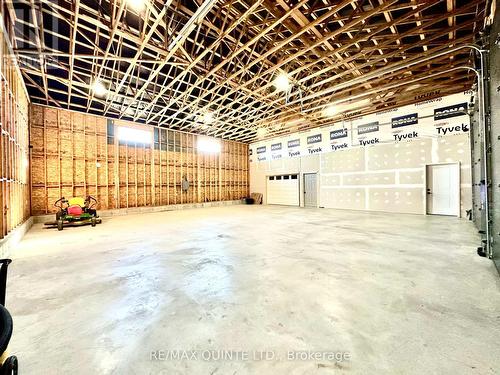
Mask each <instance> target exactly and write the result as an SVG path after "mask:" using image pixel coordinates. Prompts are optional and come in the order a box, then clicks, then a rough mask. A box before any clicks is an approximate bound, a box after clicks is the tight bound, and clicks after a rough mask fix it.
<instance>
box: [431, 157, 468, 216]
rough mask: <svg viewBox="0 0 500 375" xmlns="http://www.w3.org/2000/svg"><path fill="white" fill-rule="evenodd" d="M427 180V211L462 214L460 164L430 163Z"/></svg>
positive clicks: (436, 213) (442, 213)
mask: <svg viewBox="0 0 500 375" xmlns="http://www.w3.org/2000/svg"><path fill="white" fill-rule="evenodd" d="M426 181H427V187H426V188H427V213H428V214H430V215H449V216H460V165H459V164H458V163H455V164H433V165H428V166H427V167H426Z"/></svg>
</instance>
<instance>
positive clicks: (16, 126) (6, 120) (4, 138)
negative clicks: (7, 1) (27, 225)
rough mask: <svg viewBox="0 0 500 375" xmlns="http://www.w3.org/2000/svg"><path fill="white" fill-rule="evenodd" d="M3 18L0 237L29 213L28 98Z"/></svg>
mask: <svg viewBox="0 0 500 375" xmlns="http://www.w3.org/2000/svg"><path fill="white" fill-rule="evenodd" d="M1 8H2V7H1V6H0V12H1V11H2V10H1ZM6 20H7V18H4V17H3V15H1V14H0V100H1V101H0V127H1V135H0V138H1V139H0V157H1V166H0V179H1V182H0V184H1V188H0V207H1V208H2V214H1V215H0V228H1V231H0V238H3V237H5V236H6V235H7V233H9V232H10V231H11V230H12V229H14V228H15V227H16V226H17V225H19V224H21V223H22V222H23V221H25V220H26V219H28V218H29V216H30V206H29V199H30V194H29V189H30V186H29V159H28V106H29V99H28V95H27V92H26V88H25V86H24V82H23V79H22V76H21V73H20V71H19V69H18V66H17V62H16V60H15V59H14V58H13V55H12V48H11V44H10V41H9V38H8V37H7V35H8V34H7V28H9V27H10V26H9V25H6V24H5V23H4V22H5V21H6ZM10 35H12V33H11V34H10Z"/></svg>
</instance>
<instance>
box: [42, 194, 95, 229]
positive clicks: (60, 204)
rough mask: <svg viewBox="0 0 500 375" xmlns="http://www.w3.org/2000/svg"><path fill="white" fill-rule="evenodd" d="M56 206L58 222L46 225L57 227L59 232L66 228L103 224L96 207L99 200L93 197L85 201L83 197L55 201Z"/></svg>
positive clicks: (88, 197)
mask: <svg viewBox="0 0 500 375" xmlns="http://www.w3.org/2000/svg"><path fill="white" fill-rule="evenodd" d="M54 206H55V207H57V208H58V209H59V211H57V212H56V220H55V221H51V222H48V223H45V225H47V226H50V227H56V226H57V230H63V228H64V227H65V226H80V225H89V224H90V225H91V226H93V227H95V226H96V224H101V222H102V220H101V218H100V217H99V215H97V211H96V209H95V207H96V206H97V200H96V199H95V198H94V197H92V196H90V195H89V196H87V198H85V199H83V198H81V197H76V198H71V199H69V200H68V199H66V198H64V197H62V198H60V199H58V200H57V201H55V203H54Z"/></svg>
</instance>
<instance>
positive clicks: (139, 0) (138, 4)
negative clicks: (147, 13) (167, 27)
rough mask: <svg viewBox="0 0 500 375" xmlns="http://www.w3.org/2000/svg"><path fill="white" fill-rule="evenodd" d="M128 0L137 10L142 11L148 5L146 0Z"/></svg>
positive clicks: (129, 4)
mask: <svg viewBox="0 0 500 375" xmlns="http://www.w3.org/2000/svg"><path fill="white" fill-rule="evenodd" d="M126 2H127V4H128V6H129V7H130V8H132V9H133V10H135V11H136V12H142V11H143V10H144V8H145V7H146V4H145V0H126Z"/></svg>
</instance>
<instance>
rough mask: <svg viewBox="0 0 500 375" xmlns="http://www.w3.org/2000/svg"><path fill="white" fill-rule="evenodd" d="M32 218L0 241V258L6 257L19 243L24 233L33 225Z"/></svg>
mask: <svg viewBox="0 0 500 375" xmlns="http://www.w3.org/2000/svg"><path fill="white" fill-rule="evenodd" d="M33 222H34V220H33V216H31V217H30V218H29V219H28V220H26V221H25V222H24V223H22V224H19V225H18V226H17V227H16V228H15V229H13V230H12V231H11V232H10V233H9V234H8V235H7V236H6V237H5V238H3V239H1V240H0V257H1V258H6V257H8V256H9V255H10V254H11V253H12V252H13V250H14V249H15V247H16V246H17V244H18V243H19V241H21V240H22V238H23V237H24V235H25V234H26V232H28V231H29V230H30V228H31V226H32V225H33Z"/></svg>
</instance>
